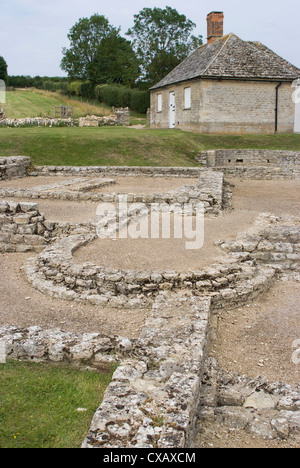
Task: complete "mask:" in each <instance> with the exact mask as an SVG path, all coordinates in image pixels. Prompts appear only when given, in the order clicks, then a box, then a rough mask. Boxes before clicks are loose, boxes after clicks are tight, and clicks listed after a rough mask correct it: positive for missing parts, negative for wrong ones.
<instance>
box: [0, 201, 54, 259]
mask: <svg viewBox="0 0 300 468" xmlns="http://www.w3.org/2000/svg"><path fill="white" fill-rule="evenodd" d="M50 236H51V234H50V231H49V230H48V228H47V225H46V223H45V218H44V216H42V215H41V214H40V213H39V209H38V205H37V204H36V203H22V202H20V203H16V202H13V201H9V202H7V201H0V252H30V251H40V250H42V249H43V248H44V247H45V245H46V244H47V242H48V241H49V239H50Z"/></svg>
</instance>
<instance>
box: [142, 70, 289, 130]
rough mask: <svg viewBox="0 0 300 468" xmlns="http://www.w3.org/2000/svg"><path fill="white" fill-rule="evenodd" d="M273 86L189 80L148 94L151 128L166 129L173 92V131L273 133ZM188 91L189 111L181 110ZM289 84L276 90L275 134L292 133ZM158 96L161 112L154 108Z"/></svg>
mask: <svg viewBox="0 0 300 468" xmlns="http://www.w3.org/2000/svg"><path fill="white" fill-rule="evenodd" d="M277 84H278V83H277V82H276V83H274V82H262V81H260V82H259V81H238V80H208V79H201V80H191V81H186V82H183V83H179V84H174V85H172V86H167V87H165V88H162V89H155V90H154V91H152V92H151V126H152V127H153V128H169V93H170V92H171V91H174V92H175V122H176V124H175V128H179V129H182V130H188V131H194V132H200V133H220V134H245V133H267V134H273V133H274V131H275V111H274V107H275V87H276V86H277ZM186 87H190V88H191V107H190V108H188V109H186V108H185V106H184V89H185V88H186ZM293 91H294V89H293V88H292V86H291V83H283V84H282V86H281V87H280V88H279V112H278V132H279V133H293V132H294V120H295V105H294V103H293V100H292V94H293ZM158 94H161V96H162V111H161V112H159V111H158V108H157V101H158V97H157V96H158Z"/></svg>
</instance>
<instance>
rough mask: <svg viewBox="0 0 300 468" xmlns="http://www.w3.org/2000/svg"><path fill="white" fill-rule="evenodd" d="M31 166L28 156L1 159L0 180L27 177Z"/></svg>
mask: <svg viewBox="0 0 300 468" xmlns="http://www.w3.org/2000/svg"><path fill="white" fill-rule="evenodd" d="M30 165H31V161H30V158H28V157H27V156H9V157H0V180H6V179H18V178H22V177H26V176H27V175H28V171H29V168H30Z"/></svg>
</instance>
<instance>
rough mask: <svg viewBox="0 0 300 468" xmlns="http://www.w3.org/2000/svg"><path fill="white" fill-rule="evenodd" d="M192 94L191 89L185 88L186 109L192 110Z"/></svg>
mask: <svg viewBox="0 0 300 468" xmlns="http://www.w3.org/2000/svg"><path fill="white" fill-rule="evenodd" d="M191 96H192V92H191V87H190V86H188V87H186V88H184V109H190V108H191V107H192V99H191Z"/></svg>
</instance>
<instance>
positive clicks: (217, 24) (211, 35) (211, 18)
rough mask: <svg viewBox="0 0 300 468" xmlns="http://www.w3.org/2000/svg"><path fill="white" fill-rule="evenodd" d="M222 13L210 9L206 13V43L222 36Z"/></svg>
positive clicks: (210, 42)
mask: <svg viewBox="0 0 300 468" xmlns="http://www.w3.org/2000/svg"><path fill="white" fill-rule="evenodd" d="M223 21H224V13H223V12H222V11H212V12H211V13H209V15H207V44H212V43H213V42H215V41H216V40H217V39H219V38H220V37H222V36H223Z"/></svg>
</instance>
